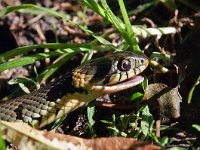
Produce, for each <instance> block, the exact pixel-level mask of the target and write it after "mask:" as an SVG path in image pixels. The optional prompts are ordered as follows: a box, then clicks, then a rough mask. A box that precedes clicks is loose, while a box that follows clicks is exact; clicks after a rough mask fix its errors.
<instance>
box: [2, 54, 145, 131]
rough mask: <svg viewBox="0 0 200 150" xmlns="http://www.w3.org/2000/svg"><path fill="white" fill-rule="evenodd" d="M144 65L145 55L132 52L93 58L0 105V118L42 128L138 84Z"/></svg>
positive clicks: (141, 78)
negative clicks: (56, 78)
mask: <svg viewBox="0 0 200 150" xmlns="http://www.w3.org/2000/svg"><path fill="white" fill-rule="evenodd" d="M147 65H148V59H147V57H146V56H145V55H143V54H135V53H132V52H117V53H114V54H112V55H108V56H105V57H102V58H97V59H94V60H92V61H90V62H89V63H87V64H84V65H81V66H79V67H77V68H75V69H74V70H72V71H71V72H69V73H67V74H65V75H63V76H62V77H61V78H59V79H58V80H56V81H54V82H52V83H49V84H48V85H47V86H44V87H42V88H40V89H39V90H35V91H33V92H32V93H30V94H26V95H23V96H21V97H17V98H15V99H11V100H8V101H5V102H2V103H0V119H1V120H4V121H8V122H16V121H23V122H26V123H30V124H32V125H33V126H34V127H36V128H42V127H44V126H45V125H47V124H50V123H52V122H54V121H55V120H56V119H58V118H60V117H63V116H65V115H67V114H68V113H70V112H72V111H73V110H75V109H77V108H79V107H81V106H84V105H86V104H87V103H89V102H90V101H92V100H94V99H95V98H97V97H99V96H101V95H104V94H108V93H114V92H118V91H122V90H125V89H128V88H131V87H133V86H136V85H138V84H139V83H141V82H142V81H143V77H142V76H139V75H138V74H139V73H141V72H143V70H145V68H146V67H147Z"/></svg>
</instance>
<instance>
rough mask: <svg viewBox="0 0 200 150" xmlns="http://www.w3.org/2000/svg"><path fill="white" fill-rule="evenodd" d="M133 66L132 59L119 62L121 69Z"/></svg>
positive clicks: (126, 69)
mask: <svg viewBox="0 0 200 150" xmlns="http://www.w3.org/2000/svg"><path fill="white" fill-rule="evenodd" d="M130 68H131V62H130V60H127V59H124V60H122V61H120V62H119V63H118V69H119V70H121V71H128V70H129V69H130Z"/></svg>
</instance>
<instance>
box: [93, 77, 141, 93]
mask: <svg viewBox="0 0 200 150" xmlns="http://www.w3.org/2000/svg"><path fill="white" fill-rule="evenodd" d="M143 80H144V77H142V76H134V77H132V78H129V79H127V80H125V81H123V82H119V83H117V84H113V85H105V86H92V87H91V89H90V90H91V91H95V92H100V93H103V94H110V93H115V92H119V91H122V90H126V89H129V88H131V87H134V86H136V85H138V84H140V83H142V82H143Z"/></svg>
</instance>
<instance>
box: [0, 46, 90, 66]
mask: <svg viewBox="0 0 200 150" xmlns="http://www.w3.org/2000/svg"><path fill="white" fill-rule="evenodd" d="M81 47H84V48H90V45H89V44H73V43H70V44H67V43H48V44H36V45H31V46H23V47H19V48H16V49H13V50H10V51H8V52H5V53H2V54H0V63H2V62H5V61H7V60H8V59H9V58H12V57H14V56H17V55H20V54H24V53H27V52H29V51H31V50H33V49H38V48H49V49H66V48H72V49H74V50H76V51H83V50H81Z"/></svg>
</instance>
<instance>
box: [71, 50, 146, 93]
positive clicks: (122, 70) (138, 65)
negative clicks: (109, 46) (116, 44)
mask: <svg viewBox="0 0 200 150" xmlns="http://www.w3.org/2000/svg"><path fill="white" fill-rule="evenodd" d="M148 63H149V61H148V58H147V57H146V56H145V55H144V54H135V53H132V52H116V53H114V54H112V55H108V56H105V57H102V58H98V59H94V60H92V61H90V62H89V63H87V64H85V65H81V66H79V67H77V68H76V69H74V70H73V71H72V84H73V85H74V87H76V88H83V89H86V90H89V91H97V92H98V91H99V92H101V93H114V92H118V91H121V90H125V89H128V88H131V87H133V86H136V85H138V84H139V83H141V82H142V81H143V80H144V78H143V77H142V76H139V75H138V74H140V73H141V72H143V71H144V70H145V68H146V67H147V66H148Z"/></svg>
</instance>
